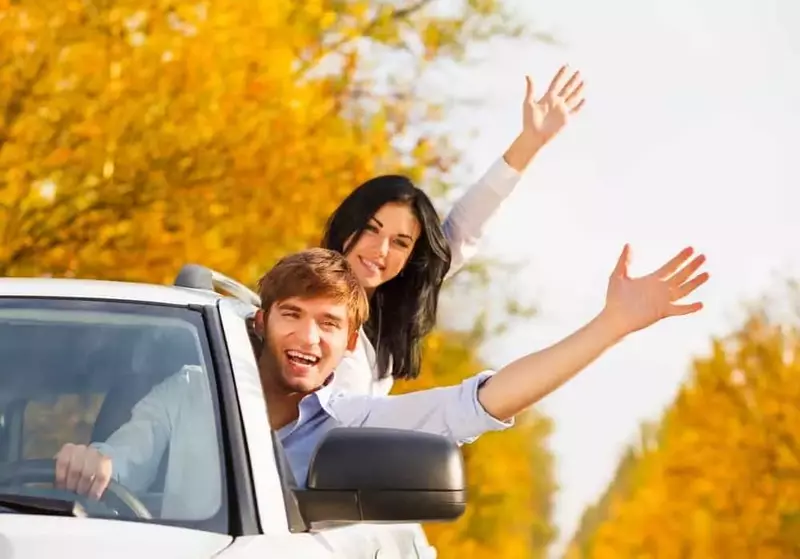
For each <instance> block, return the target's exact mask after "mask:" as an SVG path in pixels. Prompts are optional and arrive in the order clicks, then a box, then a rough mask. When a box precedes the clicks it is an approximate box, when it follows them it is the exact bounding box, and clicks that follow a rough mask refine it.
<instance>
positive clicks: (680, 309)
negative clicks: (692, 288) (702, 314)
mask: <svg viewBox="0 0 800 559" xmlns="http://www.w3.org/2000/svg"><path fill="white" fill-rule="evenodd" d="M702 308H703V303H690V304H688V305H672V306H671V307H670V311H669V314H670V316H681V315H685V314H692V313H696V312H697V311H699V310H700V309H702Z"/></svg>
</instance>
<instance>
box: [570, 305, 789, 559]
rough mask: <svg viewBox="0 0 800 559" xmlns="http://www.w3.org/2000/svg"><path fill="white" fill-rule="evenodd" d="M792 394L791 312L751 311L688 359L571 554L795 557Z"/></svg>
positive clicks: (584, 555) (690, 558)
mask: <svg viewBox="0 0 800 559" xmlns="http://www.w3.org/2000/svg"><path fill="white" fill-rule="evenodd" d="M782 306H783V307H784V308H786V307H788V306H789V305H787V304H786V302H783V304H782ZM798 398H800V327H798V322H797V320H796V319H793V320H792V321H790V322H786V321H784V320H778V319H776V318H775V317H774V316H773V315H772V314H770V313H769V312H765V311H763V310H762V311H757V312H754V313H753V314H752V315H751V316H750V317H749V319H748V320H747V321H746V323H745V324H744V325H743V327H742V328H741V329H739V330H738V331H737V332H735V333H734V334H732V335H730V336H728V337H726V338H722V339H715V340H714V341H713V343H712V345H711V351H710V355H709V356H707V357H703V358H700V359H697V360H696V361H695V363H694V366H693V369H692V374H691V378H690V379H689V380H688V382H687V383H686V384H685V386H683V388H682V389H681V390H680V393H679V395H678V396H677V398H676V400H675V402H674V403H673V404H672V406H671V407H670V408H669V409H668V410H667V412H666V413H665V415H664V417H663V419H662V421H661V424H660V426H659V428H658V430H657V431H656V432H654V433H652V435H651V436H649V437H648V440H646V441H644V443H645V444H643V445H642V447H641V448H640V449H638V456H637V457H636V459H635V460H634V464H633V467H632V468H628V470H627V472H626V475H625V478H626V483H625V484H624V486H622V487H620V489H619V490H616V491H612V492H610V493H609V495H608V496H607V497H606V506H605V507H604V508H605V510H604V518H602V520H601V521H599V522H597V523H596V526H595V528H594V530H593V533H584V534H582V535H581V538H580V539H576V541H575V542H573V546H572V548H571V549H570V551H569V553H568V555H567V556H568V557H570V558H578V557H582V558H597V559H602V558H605V557H642V558H646V557H658V558H666V559H670V558H681V559H684V558H687V559H692V558H700V557H757V558H765V559H769V558H779V557H797V556H800V427H799V426H800V411H798V410H799V409H800V408H798V406H797V402H798Z"/></svg>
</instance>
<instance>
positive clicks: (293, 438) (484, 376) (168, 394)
mask: <svg viewBox="0 0 800 559" xmlns="http://www.w3.org/2000/svg"><path fill="white" fill-rule="evenodd" d="M691 256H692V250H691V249H685V250H683V251H681V252H680V253H679V254H678V255H676V256H675V257H674V258H673V259H671V260H670V261H669V262H667V263H666V264H664V266H662V267H661V268H659V269H658V270H656V271H655V272H653V273H652V274H649V275H647V276H644V277H641V278H633V279H632V278H630V277H628V274H627V260H628V247H627V246H626V247H625V248H624V249H623V251H622V254H621V256H620V258H619V261H618V262H617V265H616V267H615V269H614V271H613V272H612V274H611V277H610V279H609V283H608V288H607V295H606V304H605V307H604V308H603V309H602V311H600V313H599V314H598V315H597V316H596V317H595V318H594V319H593V320H591V321H590V322H589V323H587V324H586V325H585V326H583V327H582V328H580V329H579V330H577V331H576V332H574V333H573V334H571V335H570V336H568V337H566V338H565V339H563V340H562V341H560V342H558V343H556V344H555V345H553V346H551V347H548V348H546V349H543V350H541V351H538V352H536V353H531V354H529V355H527V356H525V357H522V358H520V359H518V360H516V361H514V362H512V363H511V364H509V365H507V366H506V367H503V368H502V369H500V370H499V371H498V372H497V373H494V372H491V371H484V372H480V373H478V374H476V375H475V376H473V377H470V378H468V379H466V380H464V381H463V382H462V383H461V384H459V385H456V386H449V387H441V388H435V389H431V390H425V391H420V392H414V393H409V394H404V395H400V396H387V397H373V396H350V395H348V394H345V393H342V392H340V391H337V390H335V389H334V388H333V385H332V384H331V382H330V381H331V380H332V378H333V375H334V374H335V373H334V370H335V368H336V365H337V364H338V363H339V361H340V360H341V359H342V357H343V356H344V354H345V352H346V351H347V350H348V348H352V347H353V344H354V343H355V339H356V336H357V332H358V329H359V327H360V326H361V324H362V323H363V322H364V321H365V320H366V318H367V313H368V301H367V298H366V294H365V293H364V290H363V289H362V288H361V286H360V284H359V282H358V280H357V278H356V277H355V275H354V274H353V272H352V270H351V268H350V266H349V264H348V263H347V261H346V260H345V259H344V258H343V257H342V256H341V255H340V254H338V253H336V252H333V251H328V250H324V249H310V250H307V251H303V252H299V253H295V254H292V255H290V256H287V257H285V258H283V259H282V260H281V261H279V262H278V263H277V264H276V265H275V266H274V267H273V268H272V269H271V270H270V271H269V272H268V273H267V274H266V275H265V276H264V277H263V279H262V280H261V282H260V290H261V301H262V303H261V309H260V310H259V311H258V313H257V315H256V317H255V320H254V322H253V325H254V329H255V332H254V334H256V336H254V340H256V343H257V344H258V343H261V344H262V347H260V348H258V347H257V348H256V349H257V354H258V355H259V371H260V375H261V379H262V383H263V388H264V394H265V397H266V400H267V408H268V410H269V420H270V424H271V426H272V427H273V429H276V430H277V431H278V433H279V435H280V439H281V440H282V442H283V445H284V448H285V451H286V454H287V457H288V459H289V462H290V464H291V467H292V470H293V472H294V474H295V477H296V480H297V482H298V483H299V484H300V485H304V484H305V480H306V474H307V471H308V466H309V462H310V458H311V453H312V452H313V450H314V448H316V446H317V444H318V443H319V442H320V440H321V439H322V438H323V437H324V436H325V434H326V433H327V432H328V431H330V430H331V429H332V428H334V427H337V426H369V427H387V428H401V429H411V430H418V431H425V432H429V433H436V434H441V435H444V436H447V437H449V438H450V439H452V440H454V441H457V442H459V443H465V442H469V441H472V440H474V439H475V438H476V437H478V436H480V435H481V434H483V433H485V432H487V431H492V430H502V429H506V428H508V427H509V426H511V425H512V424H513V417H514V416H515V415H516V414H518V413H519V412H521V411H523V410H525V409H526V408H528V407H529V406H531V405H532V404H534V403H535V402H537V401H539V400H540V399H541V398H542V397H544V396H546V395H547V394H549V393H550V392H552V391H553V390H555V389H556V388H558V387H559V386H561V385H562V384H563V383H565V382H566V381H567V380H569V379H570V378H571V377H573V376H574V375H575V374H577V373H578V372H579V371H581V370H582V369H584V368H585V367H586V366H587V365H588V364H590V363H591V362H592V361H594V360H595V359H596V358H597V357H599V356H600V355H601V354H602V353H603V352H604V351H605V350H607V349H608V348H610V347H611V346H613V345H615V344H616V343H617V342H619V341H620V340H621V339H622V338H624V337H625V336H626V335H627V334H629V333H631V332H634V331H637V330H640V329H642V328H646V327H648V326H650V325H651V324H653V323H655V322H657V321H659V320H661V319H663V318H666V317H669V316H677V315H686V314H691V313H694V312H696V311H698V310H700V308H702V305H701V304H700V303H693V304H688V305H682V304H676V301H678V300H680V299H682V298H684V297H685V296H687V295H688V294H690V293H692V292H693V291H694V290H695V289H697V288H698V287H699V286H700V285H702V284H703V283H705V281H706V280H707V279H708V274H706V273H702V274H699V275H695V273H696V272H697V271H698V270H699V268H700V267H701V266H702V264H703V262H704V261H705V258H704V257H703V256H702V255H700V256H697V257H695V258H692V259H691V260H690V258H691ZM398 327H399V325H398ZM258 340H263V341H258ZM190 374H191V371H181V373H179V374H178V375H174V376H173V377H171V378H169V379H167V380H166V381H164V382H163V383H162V384H161V385H159V386H157V387H156V388H154V389H153V391H151V392H150V394H148V395H147V396H146V397H145V398H144V399H143V400H142V401H141V402H139V403H138V404H137V405H136V407H135V408H134V410H133V414H132V418H131V421H130V422H129V423H127V424H125V425H123V426H122V427H120V429H119V430H118V431H116V432H115V433H114V434H113V435H111V437H110V438H109V439H108V441H106V442H105V443H93V444H92V445H90V446H88V447H87V446H82V445H66V446H65V447H64V448H62V450H61V452H59V454H58V455H57V456H56V471H57V475H56V479H57V483H58V484H59V485H60V486H61V487H66V488H68V489H71V490H76V491H78V492H81V493H88V494H90V495H93V496H99V495H100V494H102V492H103V491H104V490H105V488H106V486H107V484H108V480H109V479H111V478H115V479H117V480H118V481H119V482H121V483H122V484H123V485H126V486H128V487H129V488H130V489H131V490H133V491H139V490H143V489H146V487H147V480H148V479H150V477H151V475H150V473H151V472H154V471H155V469H156V467H157V465H158V463H159V461H160V459H161V454H163V448H164V446H165V445H164V444H160V445H153V444H152V441H153V440H156V439H158V440H160V441H163V440H164V439H165V438H167V439H169V438H170V437H172V433H173V431H174V430H175V429H179V428H180V425H179V424H178V423H179V422H185V423H187V424H189V425H191V423H192V421H193V419H192V413H191V409H193V408H192V406H195V405H196V404H197V398H196V397H192V398H189V397H188V396H186V395H185V394H184V392H185V390H187V388H186V387H188V386H191V382H177V383H176V381H175V380H174V379H175V378H178V379H181V378H184V377H187V375H190ZM170 383H173V384H170ZM168 385H169V386H168ZM167 386H168V387H167ZM165 387H167V388H165ZM182 391H183V392H182ZM156 434H158V435H157V436H156ZM159 449H160V450H159ZM201 450H202V449H200V450H198V449H194V452H193V453H192V455H191V456H189V457H187V460H186V461H184V463H179V462H181V460H180V459H176V460H173V459H172V458H173V456H171V457H170V458H171V459H170V468H173V467H174V468H178V469H179V471H182V472H186V473H187V476H191V475H193V471H195V470H202V469H203V467H204V465H203V461H202V460H199V461H198V459H197V457H198V456H202V452H201ZM178 458H180V456H178ZM191 460H194V462H191ZM176 462H178V463H176ZM142 472H147V475H144V474H142ZM186 479H187V477H186V476H182V477H181V478H180V481H181V482H182V483H188V481H186ZM198 490H199V491H200V492H201V493H202V487H199V489H198ZM166 492H167V493H168V492H169V490H167V491H166Z"/></svg>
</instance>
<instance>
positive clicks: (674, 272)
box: [605, 245, 709, 335]
mask: <svg viewBox="0 0 800 559" xmlns="http://www.w3.org/2000/svg"><path fill="white" fill-rule="evenodd" d="M693 253H694V250H693V249H692V248H691V247H688V248H685V249H683V250H682V251H681V252H679V253H678V254H677V255H676V256H674V257H673V258H672V259H670V260H669V262H667V263H666V264H664V265H663V266H661V267H660V268H659V269H658V270H656V271H655V272H653V273H651V274H648V275H646V276H643V277H639V278H631V277H629V276H628V260H629V256H630V247H629V246H628V245H625V247H624V248H623V249H622V254H621V255H620V257H619V261H618V262H617V265H616V267H615V268H614V271H613V272H612V273H611V277H610V279H609V281H608V291H607V292H606V308H605V312H606V313H608V314H609V316H611V317H613V319H614V323H615V324H616V325H617V326H618V327H619V328H620V330H621V332H622V333H623V335H625V334H629V333H631V332H635V331H637V330H641V329H642V328H646V327H648V326H650V325H651V324H654V323H655V322H658V321H659V320H662V319H664V318H667V317H669V316H678V315H685V314H691V313H695V312H697V311H699V310H700V309H702V308H703V304H702V303H700V302H696V303H689V304H680V303H677V301H680V300H681V299H683V298H684V297H686V296H687V295H689V294H691V293H692V292H693V291H695V290H696V289H697V288H698V287H700V286H701V285H703V284H704V283H705V282H706V281H708V277H709V276H708V273H707V272H703V273H701V274H698V275H695V273H696V272H697V271H698V270H699V269H700V267H701V266H702V265H703V263H704V262H705V260H706V258H705V256H704V255H702V254H700V255H698V256H696V257H694V258H692V259H691V261H689V259H690V258H691V256H692V254H693ZM687 261H688V263H687Z"/></svg>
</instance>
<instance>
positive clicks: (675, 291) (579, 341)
mask: <svg viewBox="0 0 800 559" xmlns="http://www.w3.org/2000/svg"><path fill="white" fill-rule="evenodd" d="M629 252H630V251H629V249H628V246H627V245H626V246H625V248H624V249H623V250H622V254H621V255H620V257H619V261H618V262H617V266H616V268H614V271H613V272H612V274H611V278H610V279H609V282H608V292H607V294H606V305H605V307H604V309H603V310H602V311H601V312H600V313H599V314H598V315H597V316H596V317H595V318H594V319H593V320H591V321H590V322H589V323H588V324H586V325H585V326H584V327H583V328H580V329H579V330H577V331H575V332H574V333H572V334H570V335H569V336H567V337H566V338H564V339H563V340H561V341H560V342H558V343H556V344H554V345H551V346H550V347H548V348H545V349H543V350H541V351H537V352H536V353H531V354H530V355H526V356H525V357H521V358H520V359H517V360H516V361H514V362H513V363H511V364H509V365H506V366H505V367H503V368H502V369H500V370H499V371H498V372H497V374H496V375H494V376H493V377H492V378H490V379H489V380H488V381H486V382H485V383H484V384H483V385H482V386H481V388H480V390H479V391H478V400H479V401H480V403H481V405H482V406H483V408H484V409H485V410H486V411H487V412H488V413H489V414H490V415H492V416H493V417H495V418H497V419H501V420H506V419H510V418H511V417H513V416H515V415H516V414H518V413H519V412H521V411H522V410H524V409H527V408H528V407H529V406H531V405H532V404H535V403H536V402H538V401H539V400H540V399H542V398H544V397H545V396H547V395H548V394H550V393H551V392H552V391H553V390H555V389H556V388H558V387H559V386H561V385H562V384H564V383H565V382H567V381H568V380H569V379H571V378H572V377H573V376H575V375H576V374H578V373H579V372H580V371H581V370H583V369H584V368H585V367H587V366H588V365H589V364H590V363H592V362H593V361H594V360H595V359H597V358H598V357H599V356H600V355H601V354H602V353H603V352H604V351H606V350H607V349H608V348H610V347H612V346H613V345H615V344H616V343H617V342H619V341H620V340H621V339H622V338H624V337H625V336H627V335H628V334H630V333H632V332H635V331H637V330H641V329H643V328H646V327H648V326H650V325H651V324H654V323H656V322H658V321H659V320H661V319H663V318H666V317H668V316H679V315H688V314H692V313H695V312H697V311H699V310H700V309H701V308H703V305H702V304H701V303H699V302H697V303H690V304H678V303H677V301H679V300H681V299H683V298H684V297H686V296H687V295H689V294H690V293H692V292H694V290H695V289H697V288H698V287H700V286H701V285H703V284H704V283H705V282H706V281H707V280H708V274H707V273H706V272H703V273H701V274H697V275H695V273H696V272H697V271H698V270H699V269H700V267H701V266H702V265H703V263H704V262H705V256H703V255H702V254H701V255H699V256H696V257H694V258H692V259H691V260H689V259H690V258H691V256H692V253H693V252H694V251H693V250H692V249H691V248H686V249H684V250H682V251H681V252H680V253H678V255H677V256H675V257H674V258H672V259H671V260H670V261H669V262H667V263H666V264H664V265H663V266H661V268H659V269H658V270H656V271H655V272H653V273H651V274H649V275H647V276H644V277H641V278H630V277H628V255H629ZM687 261H688V263H687Z"/></svg>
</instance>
